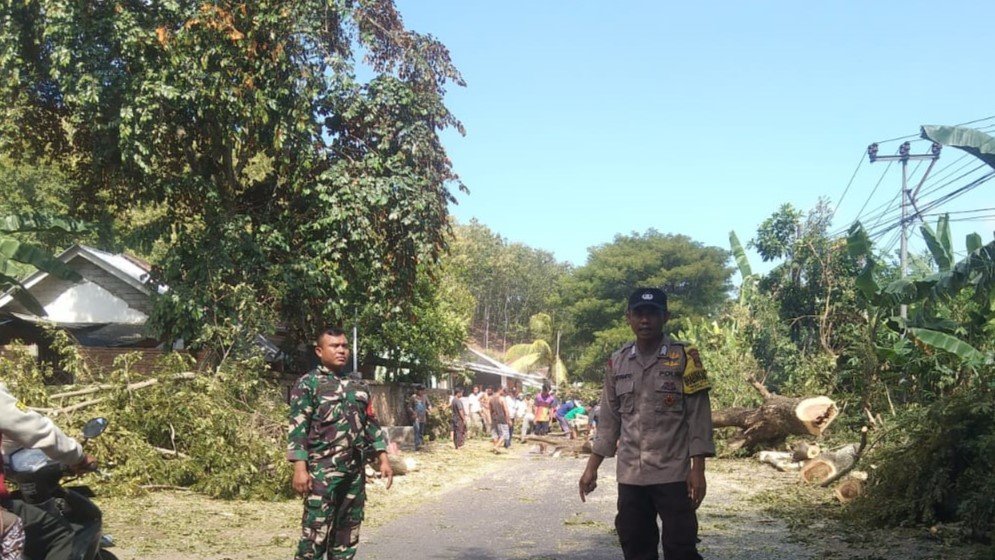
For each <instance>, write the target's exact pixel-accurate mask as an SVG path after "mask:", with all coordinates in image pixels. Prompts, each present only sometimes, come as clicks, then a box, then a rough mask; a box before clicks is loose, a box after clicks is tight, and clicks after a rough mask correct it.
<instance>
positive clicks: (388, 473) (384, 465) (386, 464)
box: [380, 452, 394, 490]
mask: <svg viewBox="0 0 995 560" xmlns="http://www.w3.org/2000/svg"><path fill="white" fill-rule="evenodd" d="M380 476H381V477H382V478H384V479H385V480H386V481H387V486H386V488H387V490H390V485H391V484H393V482H394V469H393V468H392V467H391V466H390V460H389V459H388V458H387V453H385V452H381V453H380Z"/></svg>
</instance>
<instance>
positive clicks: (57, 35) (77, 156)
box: [0, 0, 995, 545]
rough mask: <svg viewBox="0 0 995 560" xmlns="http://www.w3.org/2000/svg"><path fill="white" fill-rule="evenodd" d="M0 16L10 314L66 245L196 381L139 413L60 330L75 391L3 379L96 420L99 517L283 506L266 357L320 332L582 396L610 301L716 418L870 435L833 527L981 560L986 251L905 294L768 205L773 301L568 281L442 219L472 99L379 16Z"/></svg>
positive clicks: (988, 518) (431, 47) (990, 348)
mask: <svg viewBox="0 0 995 560" xmlns="http://www.w3.org/2000/svg"><path fill="white" fill-rule="evenodd" d="M4 7H5V10H4V12H3V14H2V17H3V19H2V20H0V21H2V23H3V25H0V75H3V76H17V77H18V79H10V80H2V81H0V218H4V221H3V222H2V223H3V229H2V230H0V235H2V239H0V249H2V251H0V287H2V288H4V289H6V288H10V287H14V288H16V287H17V286H18V283H17V281H18V279H19V278H22V277H23V275H24V274H26V273H29V272H31V271H33V270H35V269H43V270H49V271H50V272H52V273H54V274H63V273H64V274H66V277H67V278H69V279H71V274H69V273H65V271H60V269H59V266H58V264H57V263H54V262H53V261H52V259H51V255H52V254H53V253H54V252H56V251H58V250H60V249H64V248H65V247H66V246H68V245H69V244H70V243H72V242H78V241H85V242H88V243H93V244H98V245H100V246H101V247H102V248H105V249H108V250H122V251H128V252H131V253H134V254H136V255H139V256H141V257H143V258H145V259H148V260H149V261H150V262H151V263H153V274H152V278H151V279H150V282H151V283H153V284H156V285H160V286H168V287H169V289H168V290H163V291H161V293H159V292H157V293H158V295H157V296H156V297H155V302H154V303H155V307H154V311H153V312H152V315H151V317H150V320H149V328H150V330H151V331H152V334H154V335H155V336H158V337H160V338H161V339H163V340H176V339H183V340H184V341H185V342H186V344H187V345H188V347H189V348H193V349H197V350H205V351H207V352H208V354H209V355H210V357H211V358H210V359H209V360H208V363H209V367H207V368H205V369H204V370H202V371H196V372H193V371H191V364H190V363H188V362H186V361H184V358H182V357H180V356H179V355H176V356H173V357H170V358H169V359H167V360H165V361H164V362H163V363H162V364H161V365H160V367H159V368H158V370H157V371H156V373H155V375H154V376H153V378H154V379H155V380H156V383H154V384H148V385H142V386H140V387H138V388H136V387H133V386H134V385H135V384H136V383H137V384H141V383H143V382H145V381H148V378H144V377H139V376H136V375H135V373H134V372H133V371H132V370H131V368H130V366H129V360H128V358H127V357H125V358H122V359H121V360H120V361H119V363H117V364H116V365H115V367H114V368H113V371H112V372H110V373H106V374H103V375H101V376H97V375H96V374H94V373H92V372H89V371H87V370H86V368H85V364H82V363H81V361H80V360H79V358H78V357H76V356H75V355H74V354H73V351H72V344H71V341H68V340H65V337H64V335H62V334H60V333H59V332H57V331H53V332H52V334H51V336H52V338H53V344H54V347H55V348H57V349H59V351H60V353H61V355H60V357H59V358H58V359H59V360H60V361H61V363H60V366H59V367H60V369H62V370H64V371H68V372H70V373H71V374H73V375H74V377H75V380H76V382H77V383H78V386H70V387H54V386H51V385H48V384H47V383H46V381H50V380H51V377H52V374H53V371H54V368H53V363H52V362H45V361H43V362H41V363H39V362H38V361H37V360H35V359H34V357H33V356H29V355H27V354H25V353H18V350H16V349H10V350H8V351H7V352H6V353H5V354H4V355H3V356H0V378H2V380H3V381H4V382H5V383H7V384H8V385H9V386H10V388H11V389H12V390H13V391H15V392H16V393H17V394H18V396H19V397H20V398H21V399H23V400H24V402H25V403H26V404H27V405H29V406H33V407H36V408H39V409H43V410H47V411H49V412H51V413H52V414H54V415H55V419H56V421H57V422H59V423H60V424H61V425H63V427H65V428H67V429H69V430H70V431H72V430H74V429H76V428H78V427H79V425H80V424H81V423H82V421H83V420H84V419H85V418H86V417H89V416H91V415H96V414H103V415H106V416H108V417H109V418H110V420H111V423H112V426H113V427H114V428H113V429H112V430H110V431H109V432H108V435H107V436H106V437H104V438H102V439H101V440H99V441H97V442H95V445H96V446H97V454H98V455H100V456H101V458H102V460H103V461H104V462H105V463H106V464H107V468H106V472H107V474H108V478H107V479H106V480H105V481H103V484H102V485H103V486H105V490H106V491H108V492H111V493H114V494H118V495H131V496H140V495H144V494H145V493H147V492H155V491H156V490H157V489H168V488H181V489H186V490H190V491H192V492H196V493H198V494H200V495H206V496H210V497H213V498H225V499H268V500H279V499H285V498H286V497H287V492H288V489H289V485H288V484H287V479H288V476H289V474H288V473H289V470H288V467H287V464H286V461H284V460H283V458H282V454H283V451H282V449H283V441H282V438H283V435H282V434H283V430H284V423H285V416H286V408H285V405H284V404H283V402H282V399H281V394H280V391H279V389H278V388H277V387H276V386H275V384H274V383H273V381H272V379H271V376H270V372H269V370H268V368H267V366H265V364H264V362H263V361H262V360H261V358H260V357H259V356H257V355H254V354H253V351H252V345H251V344H250V343H249V341H251V340H252V338H253V337H254V336H256V334H258V333H273V332H277V331H279V332H281V333H282V334H283V335H284V336H283V337H282V341H283V342H282V344H283V348H282V349H283V350H284V352H285V355H286V356H287V357H288V359H287V364H286V366H287V367H289V368H290V369H291V370H292V371H296V370H297V369H299V368H300V367H301V363H300V361H299V360H297V358H298V357H299V356H301V355H302V354H301V351H302V349H304V350H306V347H307V343H308V340H309V339H310V337H311V336H312V333H313V331H314V330H315V329H316V328H318V327H319V326H321V325H325V324H344V325H350V326H351V325H356V326H357V327H358V329H359V331H360V332H362V333H363V345H362V347H361V348H360V349H359V354H360V361H361V362H364V363H365V362H373V361H377V362H379V363H380V364H381V365H383V367H384V369H385V372H386V373H385V374H384V378H385V379H386V380H388V381H391V380H394V381H427V380H429V379H430V378H431V377H432V376H433V375H434V374H438V373H439V372H442V371H444V368H445V367H446V366H447V364H448V363H449V361H450V359H451V358H453V357H454V356H456V355H458V354H459V352H460V351H461V349H462V347H463V344H464V343H465V342H467V341H470V342H472V343H474V344H476V345H478V346H480V347H482V348H483V349H485V351H487V352H489V353H491V354H492V355H494V356H495V357H496V358H498V359H503V360H505V361H506V362H508V363H515V365H516V367H518V368H520V369H521V370H523V371H534V372H541V373H545V374H548V375H550V376H551V377H552V378H554V379H556V380H557V381H559V382H561V384H563V383H566V384H571V385H572V384H584V383H586V384H587V385H586V386H585V388H584V389H583V390H584V391H586V393H585V394H586V395H593V394H595V393H596V391H597V386H598V384H599V383H600V380H601V376H602V374H603V364H604V362H605V359H606V357H607V356H608V355H609V354H610V353H611V352H612V350H613V349H615V348H617V347H618V345H619V344H621V343H622V342H623V341H624V340H626V339H628V337H629V335H630V333H629V331H628V328H627V327H626V326H625V324H624V322H623V320H622V312H623V305H624V301H625V296H626V295H627V294H628V293H629V292H630V291H631V290H632V289H633V288H635V287H637V286H644V285H652V286H658V287H660V288H663V289H664V290H665V291H667V293H668V294H669V296H670V298H671V311H672V313H673V316H674V317H673V320H672V322H671V323H670V328H671V330H672V332H673V334H674V336H676V337H678V338H682V339H687V340H689V341H691V342H694V343H696V344H697V345H699V347H700V349H701V353H702V356H703V358H704V361H705V363H706V366H707V367H708V369H709V371H710V373H711V376H712V380H713V385H714V387H715V389H714V391H713V393H712V396H713V406H714V407H715V408H716V409H719V408H728V407H746V408H749V407H754V406H757V405H758V404H759V403H760V402H761V400H762V398H763V395H762V394H761V393H758V392H756V391H754V387H756V385H757V384H761V385H763V386H764V387H765V388H766V389H767V390H769V391H773V392H775V393H777V394H781V395H787V396H797V397H801V396H807V395H813V394H817V395H829V396H831V397H832V398H833V399H834V400H835V402H836V403H838V404H839V408H840V410H841V414H840V417H839V418H838V419H837V420H836V421H835V423H834V424H833V426H832V429H831V430H829V432H828V433H827V434H826V435H825V436H824V437H825V438H826V440H827V441H828V443H829V444H830V445H832V444H835V443H854V442H857V441H860V440H861V438H862V435H861V434H862V433H863V434H866V436H867V441H866V444H865V445H864V446H862V448H861V450H862V456H861V457H860V468H862V469H865V470H867V471H868V480H867V484H866V492H865V493H864V495H863V496H861V497H860V498H859V499H857V500H856V501H855V502H853V503H852V504H851V505H848V506H846V509H845V510H844V511H845V515H846V516H847V517H848V518H850V519H854V520H861V522H869V523H874V524H877V525H880V526H909V525H913V526H925V527H940V526H943V527H947V526H950V525H953V526H956V527H959V529H958V530H957V531H948V532H944V531H943V530H941V529H937V531H938V532H939V533H940V534H955V535H957V538H965V539H972V540H976V541H979V542H982V543H987V544H989V545H990V544H991V542H992V539H993V528H995V500H993V499H992V496H995V366H993V361H995V360H993V355H995V336H993V335H995V308H993V304H995V292H993V288H995V242H993V241H991V240H987V241H986V240H985V239H984V238H983V237H982V236H980V235H971V236H968V237H967V238H966V239H965V240H963V241H961V240H954V239H951V235H950V228H949V222H948V220H947V218H946V217H940V218H939V220H938V221H937V222H935V223H929V224H923V225H922V227H921V233H922V236H923V237H924V238H925V239H926V240H927V243H928V248H929V250H928V252H924V253H923V254H919V255H914V256H913V258H912V260H911V263H912V267H911V268H912V270H911V272H910V274H909V275H908V277H906V278H900V274H899V272H898V267H897V264H896V262H895V258H894V255H892V254H891V253H890V252H889V251H887V250H885V249H884V248H883V247H881V246H879V245H876V244H875V242H874V240H873V239H872V237H871V236H870V235H869V234H868V233H867V231H865V230H864V228H863V227H862V226H861V225H860V224H853V225H852V227H849V228H846V229H840V227H841V226H840V224H836V225H834V224H832V212H831V211H830V209H829V205H828V204H826V203H820V204H819V205H817V206H816V208H814V209H811V210H810V211H808V212H805V211H801V210H799V209H795V208H793V207H791V206H790V205H784V206H781V207H780V208H777V209H776V210H775V211H774V212H773V213H772V214H771V216H770V217H768V218H767V219H765V220H763V221H762V222H761V223H760V224H759V226H758V229H757V230H756V232H754V233H753V234H752V235H751V236H750V238H749V239H748V240H746V243H745V247H750V248H753V249H755V250H756V251H757V252H758V253H759V255H760V257H761V258H762V259H763V260H764V261H766V262H770V263H772V264H773V268H772V269H771V270H770V271H769V272H767V273H765V274H755V273H753V272H752V268H751V267H750V264H749V262H748V261H747V259H746V253H745V251H744V244H743V243H742V242H741V241H740V239H739V237H738V236H737V235H736V234H735V233H733V235H731V236H730V247H729V248H728V249H727V248H725V247H712V246H706V245H704V244H702V243H700V242H698V241H695V240H693V239H690V238H688V237H686V236H683V235H678V234H672V233H665V232H660V231H656V230H652V229H650V230H647V231H645V232H634V233H631V234H625V235H618V236H616V237H615V238H614V239H613V240H611V241H606V242H605V243H604V244H602V245H598V246H596V247H592V248H590V250H589V257H588V260H587V262H586V263H585V264H584V265H583V266H578V267H572V266H570V265H567V264H564V263H560V262H557V261H556V260H555V258H553V256H552V255H551V254H550V253H549V252H548V251H544V250H542V249H537V248H532V247H528V246H525V245H522V244H519V243H512V242H509V241H508V240H506V239H504V238H503V237H502V236H501V235H500V234H499V233H498V232H494V231H491V230H490V229H488V228H487V227H486V226H485V225H483V224H480V223H477V222H470V223H468V224H460V223H456V222H455V221H454V220H453V219H452V217H451V216H450V215H449V212H448V205H449V203H450V202H452V201H453V200H454V197H453V193H452V190H453V189H464V188H465V187H464V186H463V184H462V183H461V182H460V180H459V177H458V176H457V175H456V174H455V172H454V170H453V166H452V164H451V162H450V160H449V158H448V155H447V154H446V152H445V150H444V148H443V146H442V143H441V141H440V136H439V135H440V133H441V132H442V131H444V130H447V129H454V130H457V131H461V130H462V127H461V124H460V123H459V121H458V120H457V119H456V117H455V116H454V115H453V114H451V113H450V112H449V110H448V108H447V107H446V106H445V104H444V103H443V101H444V95H445V91H446V88H447V87H452V86H453V85H455V86H462V85H463V80H462V77H461V76H460V74H459V72H458V70H457V69H456V68H455V67H454V66H453V64H452V62H451V60H450V58H449V53H448V51H447V50H446V48H445V46H444V45H442V44H441V43H439V42H438V41H437V40H436V39H434V38H433V37H431V36H429V35H422V34H418V33H415V32H413V31H411V30H409V29H407V28H405V26H404V24H403V21H402V19H401V17H400V14H398V12H397V10H396V8H395V6H394V4H393V2H392V1H391V0H376V1H370V2H332V3H328V2H317V1H300V2H295V3H292V4H289V5H288V4H287V3H286V2H275V1H261V2H253V3H248V4H238V3H234V2H214V3H212V2H207V3H204V2H163V3H155V6H151V5H148V4H147V3H141V2H139V3H85V2H84V3H80V2H71V1H68V0H52V1H48V2H6V3H5V4H4ZM360 76H364V77H365V78H363V79H360ZM290 77H293V79H290ZM8 216H9V218H7V217H8ZM737 270H738V273H739V276H738V280H739V283H738V286H736V287H735V288H734V286H733V279H734V275H735V274H736V272H737ZM18 297H19V298H22V300H23V301H25V302H26V305H28V306H29V308H30V306H31V304H32V302H31V301H30V299H29V298H28V297H27V296H25V295H24V294H23V293H20V294H19V295H18ZM902 306H905V307H906V308H907V310H908V312H907V314H906V316H905V317H903V316H902V315H901V314H900V312H899V309H900V308H901V307H902ZM186 373H190V374H191V375H180V374H186ZM93 387H97V389H96V390H97V391H99V395H100V396H99V397H97V396H96V395H94V394H91V393H79V394H77V395H72V396H62V397H57V396H55V395H58V394H61V393H67V392H73V391H74V390H80V391H88V390H90V389H92V388H93ZM575 390H577V391H580V390H581V389H579V388H576V389H575ZM98 398H99V401H98V402H94V403H89V404H87V405H86V406H80V407H78V408H74V409H71V410H66V408H67V407H72V406H74V405H78V404H81V403H82V402H84V401H88V400H96V399H98ZM444 420H445V419H444V418H440V419H439V422H444ZM441 425H443V426H444V424H441ZM440 437H445V429H441V430H440ZM722 437H725V435H723V436H722ZM723 449H727V448H725V447H723ZM727 452H729V453H733V452H734V450H733V448H732V447H729V448H728V449H727ZM737 453H740V454H743V453H746V452H745V451H738V452H737ZM463 457H465V458H466V461H467V462H466V464H462V463H461V464H459V466H458V467H457V469H461V468H465V469H468V472H469V471H470V470H472V469H473V468H475V467H473V466H472V458H473V457H474V455H473V454H472V453H470V454H467V455H465V456H463ZM440 468H442V466H441V465H440ZM758 468H761V467H758ZM426 472H427V471H426ZM232 507H241V506H232Z"/></svg>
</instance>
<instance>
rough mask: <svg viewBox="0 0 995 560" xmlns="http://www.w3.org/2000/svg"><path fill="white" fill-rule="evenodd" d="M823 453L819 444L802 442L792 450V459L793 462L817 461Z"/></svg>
mask: <svg viewBox="0 0 995 560" xmlns="http://www.w3.org/2000/svg"><path fill="white" fill-rule="evenodd" d="M821 452H822V449H819V444H817V443H808V442H805V441H802V442H798V443H796V444H795V445H794V446H793V447H792V448H791V459H792V460H793V461H808V460H809V459H815V458H816V457H817V456H818V455H819V453H821Z"/></svg>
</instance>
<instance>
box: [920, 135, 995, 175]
mask: <svg viewBox="0 0 995 560" xmlns="http://www.w3.org/2000/svg"><path fill="white" fill-rule="evenodd" d="M921 136H922V137H923V138H924V139H926V140H932V141H933V142H936V143H938V144H943V145H944V146H953V147H954V148H958V149H961V150H964V151H965V152H967V153H969V154H971V155H972V156H974V157H976V158H978V159H980V160H981V161H983V162H985V163H987V164H988V165H989V166H990V167H991V168H992V169H995V138H992V137H991V136H989V135H987V134H985V133H984V132H981V131H979V130H975V129H973V128H967V127H965V126H934V125H926V126H923V127H922V134H921Z"/></svg>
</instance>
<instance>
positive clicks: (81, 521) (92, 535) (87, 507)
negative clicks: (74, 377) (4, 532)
mask: <svg viewBox="0 0 995 560" xmlns="http://www.w3.org/2000/svg"><path fill="white" fill-rule="evenodd" d="M106 428H107V419H106V418H94V419H92V420H90V421H89V422H87V423H86V425H85V426H83V445H85V444H86V442H87V440H90V439H93V438H95V437H98V436H99V435H100V434H102V433H103V432H104V430H105V429H106ZM4 469H5V475H6V477H7V480H12V481H14V482H16V483H17V487H18V489H17V490H16V491H15V492H13V495H12V497H13V498H14V499H17V500H23V501H24V502H25V503H27V504H31V505H33V506H35V507H38V508H41V509H43V510H45V511H47V512H48V513H50V514H52V515H54V516H57V517H62V518H64V519H65V520H66V521H67V522H68V524H69V526H70V527H71V528H72V533H73V536H72V555H71V556H70V558H69V559H67V560H117V558H116V557H115V556H114V554H113V553H111V552H110V551H108V550H106V549H107V548H109V547H111V546H113V544H114V542H113V540H112V539H111V538H110V537H109V536H107V535H104V534H103V521H102V517H103V515H102V514H101V512H100V508H99V507H97V505H96V504H94V503H93V501H91V500H90V498H92V497H93V496H94V493H93V490H91V489H90V487H88V486H72V487H69V488H64V487H63V486H62V478H63V477H64V476H66V475H69V474H70V471H69V470H68V468H67V467H65V466H64V465H62V464H60V463H58V462H56V461H53V460H51V459H49V458H48V456H47V455H45V454H44V453H43V452H42V451H40V450H38V449H26V448H21V449H17V450H15V451H13V452H11V453H10V454H7V455H5V456H4Z"/></svg>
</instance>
